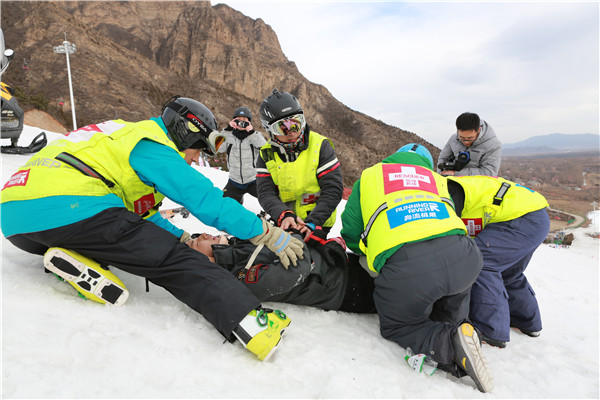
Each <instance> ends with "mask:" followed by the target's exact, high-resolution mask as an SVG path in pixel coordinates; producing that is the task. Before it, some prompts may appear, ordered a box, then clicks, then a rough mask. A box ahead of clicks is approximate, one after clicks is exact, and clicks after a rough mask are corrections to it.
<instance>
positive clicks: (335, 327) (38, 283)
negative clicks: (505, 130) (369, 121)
mask: <svg viewBox="0 0 600 400" xmlns="http://www.w3.org/2000/svg"><path fill="white" fill-rule="evenodd" d="M40 131H41V129H38V128H32V127H29V126H26V127H25V130H24V132H23V134H22V136H21V141H22V143H25V144H28V143H30V142H31V140H32V139H33V138H34V137H35V135H37V134H38V133H39V132H40ZM46 132H47V134H48V139H49V141H52V140H54V139H56V138H60V137H61V135H59V134H57V133H52V132H48V131H46ZM29 157H30V156H29V155H7V154H3V155H2V158H1V164H2V168H1V170H2V171H1V175H2V182H6V181H7V180H8V178H9V177H10V176H11V175H12V174H13V173H14V172H15V170H16V169H17V168H18V167H19V166H21V165H22V164H24V163H25V162H26V160H27V159H28V158H29ZM196 168H197V169H198V171H199V172H201V173H202V174H204V175H205V176H207V177H208V178H209V179H210V180H211V181H212V182H213V184H214V185H215V186H217V187H219V188H223V187H224V186H225V184H226V183H227V177H228V175H227V173H226V172H223V171H219V170H217V169H214V168H208V167H196ZM174 205H175V204H174V203H173V202H171V201H170V200H166V201H165V203H164V207H165V208H170V207H173V206H174ZM244 206H245V207H247V208H248V209H250V210H252V211H254V212H258V211H260V208H259V206H258V201H256V199H255V198H252V197H249V195H246V200H245V202H244ZM344 206H345V201H342V202H341V203H340V205H339V207H338V215H340V214H341V212H342V211H343V209H344ZM597 213H598V212H597ZM173 223H174V224H175V225H177V226H179V227H181V228H183V229H186V230H187V231H189V232H202V231H206V232H209V233H212V234H216V233H219V232H218V231H216V230H215V229H214V228H211V227H207V226H206V225H204V224H202V223H201V222H200V221H198V220H197V219H195V218H194V217H193V216H190V217H188V218H186V219H183V218H182V217H181V216H180V215H177V216H176V217H174V219H173ZM340 229H341V224H340V220H339V218H338V221H337V223H336V225H334V227H333V228H332V232H331V235H332V236H334V235H339V231H340ZM591 230H592V228H591V227H588V228H577V229H575V230H574V231H573V233H574V235H575V240H574V242H573V245H572V246H571V247H570V248H560V247H552V246H550V245H541V246H540V247H539V248H538V249H537V251H536V252H535V254H534V255H533V258H532V260H531V262H530V264H529V266H528V268H527V270H526V271H525V275H526V276H527V277H528V280H529V282H530V284H531V285H532V287H533V289H534V290H535V292H536V296H537V299H538V302H539V305H540V309H541V314H542V323H543V329H542V333H541V336H540V337H538V338H530V337H528V336H525V335H523V334H521V333H520V332H518V331H515V330H512V331H511V340H510V342H509V343H508V346H507V347H506V348H505V349H499V348H495V347H490V346H488V345H484V347H483V354H484V356H485V357H486V359H487V362H488V366H489V368H490V371H491V373H492V375H493V378H494V382H495V387H494V389H493V390H492V391H491V392H490V393H487V394H483V393H480V392H478V391H477V389H476V388H475V386H474V384H473V383H472V381H471V380H470V378H468V377H465V378H463V379H462V380H460V381H459V380H456V379H454V378H451V377H448V376H446V374H444V373H442V372H436V373H435V374H434V375H433V376H426V375H424V374H419V373H417V372H415V371H414V370H412V369H411V368H409V367H408V366H407V365H406V364H405V362H404V361H403V358H404V355H405V349H403V348H401V347H400V346H398V345H397V344H395V343H393V342H391V341H388V340H385V339H384V338H382V337H381V335H380V333H379V320H378V317H377V316H376V315H374V314H373V315H359V314H352V313H345V312H336V311H329V312H325V311H322V310H319V309H317V308H311V307H303V306H294V305H289V304H282V303H265V304H264V305H265V306H267V307H272V308H279V309H281V310H283V311H284V312H285V313H286V314H287V315H288V316H289V318H290V319H291V320H292V323H291V325H290V327H289V328H288V329H287V330H286V333H285V336H284V338H283V341H282V342H281V344H280V346H279V348H278V349H277V352H276V353H275V354H274V355H273V356H272V357H271V358H270V359H269V360H268V361H266V362H260V361H258V360H257V359H256V358H255V357H254V356H253V355H252V354H251V353H250V352H248V351H247V350H245V349H244V348H243V347H242V346H241V345H240V344H239V343H228V342H224V339H223V337H222V336H221V335H220V334H219V333H218V332H217V331H216V329H214V328H213V327H212V326H211V325H210V324H209V323H208V322H207V321H206V320H205V319H204V318H203V317H202V316H200V315H199V314H197V313H196V312H194V311H193V310H191V309H190V308H188V307H187V306H185V305H183V304H182V303H181V302H179V301H178V300H176V299H175V298H174V297H173V296H172V295H170V294H169V293H168V292H167V291H165V290H164V289H162V288H160V287H157V286H154V285H152V284H151V285H150V291H149V292H148V293H146V288H145V282H144V280H143V279H141V278H139V277H136V276H133V275H130V274H127V273H125V272H124V271H120V270H116V269H114V268H113V269H112V271H113V272H114V273H115V274H116V275H117V276H118V277H119V278H120V279H121V280H122V281H123V282H124V283H125V285H126V286H127V288H128V289H129V292H130V295H129V298H128V300H127V302H126V303H125V304H124V305H123V306H122V307H112V306H109V305H101V304H98V303H94V302H91V301H86V300H83V299H81V298H80V297H78V296H77V295H76V294H75V291H74V289H73V288H72V287H71V286H70V285H69V284H67V283H65V282H61V281H59V280H58V279H56V278H55V277H54V276H52V275H51V274H46V273H44V272H43V266H42V257H41V256H37V255H32V254H28V253H25V252H23V251H21V250H19V249H17V248H16V247H14V246H13V245H12V244H11V243H10V242H8V241H7V240H6V239H5V238H4V237H3V236H2V237H1V239H0V246H1V248H2V258H1V259H2V261H1V269H2V275H1V285H2V286H1V296H2V299H1V300H2V301H1V306H0V307H1V318H2V319H1V332H2V349H1V351H2V366H1V371H2V372H1V373H2V378H1V393H0V397H1V398H6V399H8V398H37V399H42V398H44V399H99V398H104V399H107V398H126V399H166V398H175V399H195V398H258V399H265V398H267V399H284V398H287V399H290V398H307V399H321V398H342V399H363V398H408V399H412V398H420V399H423V398H425V399H428V398H434V399H465V398H475V399H484V398H485V399H547V398H553V399H562V398H573V399H594V398H595V399H597V398H598V393H599V390H600V386H599V376H600V375H599V368H598V360H599V336H598V326H599V305H600V302H599V297H598V296H599V295H598V293H599V290H598V282H599V268H598V266H599V262H598V261H599V257H600V252H599V241H598V240H597V239H593V238H591V237H589V236H587V234H588V233H590V232H591ZM0 236H1V235H0ZM567 266H568V267H567ZM292 268H293V267H292Z"/></svg>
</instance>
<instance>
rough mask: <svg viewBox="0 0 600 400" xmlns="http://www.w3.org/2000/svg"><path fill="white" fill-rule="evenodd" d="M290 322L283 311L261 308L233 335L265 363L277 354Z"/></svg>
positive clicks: (250, 314)
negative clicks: (276, 351)
mask: <svg viewBox="0 0 600 400" xmlns="http://www.w3.org/2000/svg"><path fill="white" fill-rule="evenodd" d="M290 322H291V320H290V319H289V318H288V317H287V316H286V315H285V314H284V313H283V312H282V311H279V310H271V309H269V308H262V307H259V308H257V309H255V310H252V311H250V313H249V314H248V315H246V316H245V317H244V319H243V320H242V321H241V322H240V323H239V325H238V326H236V327H235V329H234V330H233V334H234V335H235V337H236V338H237V339H238V340H239V341H240V342H241V343H242V345H243V346H244V347H245V348H247V349H248V350H250V351H251V352H252V353H254V354H255V355H256V356H257V357H258V359H259V360H261V361H265V360H267V359H269V357H271V356H272V355H273V353H275V350H276V349H277V346H278V345H279V342H280V341H281V336H282V335H283V332H284V331H285V329H286V328H287V327H288V325H289V324H290Z"/></svg>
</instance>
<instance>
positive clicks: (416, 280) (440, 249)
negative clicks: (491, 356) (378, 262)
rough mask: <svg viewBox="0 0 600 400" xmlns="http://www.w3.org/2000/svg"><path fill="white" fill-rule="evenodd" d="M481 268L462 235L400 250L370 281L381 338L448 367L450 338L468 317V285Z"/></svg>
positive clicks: (476, 251)
mask: <svg viewBox="0 0 600 400" xmlns="http://www.w3.org/2000/svg"><path fill="white" fill-rule="evenodd" d="M482 267H483V261H482V257H481V253H480V252H479V249H478V248H477V246H476V245H475V242H474V241H473V240H472V239H470V238H468V237H466V236H461V235H452V236H442V237H439V238H435V239H431V240H426V241H423V242H415V243H409V244H405V245H404V246H402V247H400V248H399V249H398V251H396V252H395V253H394V254H393V255H392V256H391V257H390V258H388V259H387V261H386V263H385V265H384V266H383V268H382V269H381V271H380V274H379V276H378V277H377V278H375V291H374V299H375V305H376V306H377V313H378V314H379V321H380V329H381V334H382V336H383V337H385V338H386V339H389V340H392V341H394V342H396V343H398V344H399V345H400V346H402V347H404V348H407V347H410V348H411V349H412V351H413V352H414V353H415V354H419V353H424V354H426V355H427V356H431V358H433V359H434V360H435V361H437V362H438V363H439V364H440V365H439V366H440V367H445V368H449V367H452V366H453V359H454V347H453V345H452V335H453V333H454V331H455V329H456V327H457V325H458V324H459V323H461V322H462V321H465V320H467V318H468V316H469V299H470V292H471V286H472V285H473V282H475V279H476V278H477V275H478V274H479V271H481V268H482ZM444 370H447V369H444Z"/></svg>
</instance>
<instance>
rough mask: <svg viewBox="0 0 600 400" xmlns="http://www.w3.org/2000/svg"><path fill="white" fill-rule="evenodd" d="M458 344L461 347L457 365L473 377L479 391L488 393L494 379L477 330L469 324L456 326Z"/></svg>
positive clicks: (492, 386)
mask: <svg viewBox="0 0 600 400" xmlns="http://www.w3.org/2000/svg"><path fill="white" fill-rule="evenodd" d="M457 336H458V340H457V341H458V343H457V344H458V345H459V346H460V348H461V349H462V354H460V358H459V360H457V363H458V365H459V366H460V367H461V368H462V369H463V370H464V371H465V372H466V373H467V374H468V375H469V376H470V377H471V379H473V381H474V382H475V385H476V386H477V389H479V391H480V392H483V393H488V392H490V391H491V390H492V389H493V388H494V380H493V378H492V376H491V374H490V372H489V369H488V365H487V361H486V359H485V357H484V356H483V353H482V351H481V345H480V344H479V337H478V336H477V332H476V331H475V329H473V327H472V326H471V325H469V324H462V325H461V326H459V327H458V335H457Z"/></svg>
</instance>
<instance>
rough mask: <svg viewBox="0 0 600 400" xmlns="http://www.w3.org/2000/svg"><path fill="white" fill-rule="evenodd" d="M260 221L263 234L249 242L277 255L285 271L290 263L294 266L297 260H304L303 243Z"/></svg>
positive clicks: (263, 220) (264, 221)
mask: <svg viewBox="0 0 600 400" xmlns="http://www.w3.org/2000/svg"><path fill="white" fill-rule="evenodd" d="M261 220H262V223H263V233H262V234H260V235H257V236H255V237H253V238H250V242H252V243H253V244H256V245H258V244H263V245H265V246H267V248H268V249H269V250H271V251H272V252H273V253H275V254H277V256H278V257H279V259H280V260H281V264H282V265H283V267H284V268H285V269H288V267H289V266H290V261H291V263H292V265H294V266H295V265H296V262H297V260H298V258H304V242H302V241H301V240H298V239H296V238H294V237H292V235H290V234H289V233H287V232H286V231H284V230H283V229H281V228H279V227H277V226H273V225H271V224H269V223H268V222H267V221H266V220H265V219H264V218H261Z"/></svg>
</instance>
